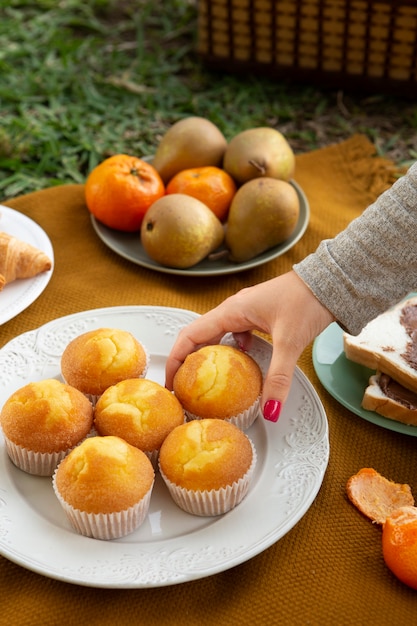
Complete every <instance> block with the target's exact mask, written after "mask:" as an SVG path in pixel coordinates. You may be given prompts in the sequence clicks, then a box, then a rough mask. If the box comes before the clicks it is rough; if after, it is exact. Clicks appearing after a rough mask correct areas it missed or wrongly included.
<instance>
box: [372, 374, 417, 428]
mask: <svg viewBox="0 0 417 626" xmlns="http://www.w3.org/2000/svg"><path fill="white" fill-rule="evenodd" d="M362 406H363V408H364V409H366V410H367V411H375V412H376V413H379V415H383V416H384V417H388V418H389V419H392V420H396V421H397V422H402V423H404V424H409V425H410V426H417V394H416V393H415V392H414V391H410V390H409V389H406V388H405V387H403V386H402V385H400V384H399V383H397V381H395V380H394V379H393V378H391V377H390V376H388V375H387V374H382V372H377V373H376V374H375V375H373V376H371V377H370V379H369V385H368V387H367V388H366V389H365V393H364V395H363V399H362Z"/></svg>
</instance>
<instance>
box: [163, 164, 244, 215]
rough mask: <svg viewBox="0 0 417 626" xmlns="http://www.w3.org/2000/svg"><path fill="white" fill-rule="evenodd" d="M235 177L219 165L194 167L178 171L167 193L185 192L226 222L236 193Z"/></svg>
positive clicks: (167, 188) (168, 185) (170, 182)
mask: <svg viewBox="0 0 417 626" xmlns="http://www.w3.org/2000/svg"><path fill="white" fill-rule="evenodd" d="M236 190H237V188H236V183H235V181H234V180H233V178H232V177H231V176H230V175H229V174H228V173H227V172H225V171H224V170H222V169H220V168H219V167H214V166H205V167H193V168H190V169H186V170H182V171H181V172H178V174H176V175H175V176H174V177H173V178H171V180H170V181H169V183H168V184H167V186H166V193H167V194H171V193H183V194H185V195H187V196H192V197H193V198H197V200H200V202H204V204H206V205H207V206H208V207H209V209H211V211H213V213H214V214H215V216H216V217H217V218H218V219H219V220H220V221H221V222H224V221H225V220H226V219H227V215H228V212H229V207H230V204H231V202H232V199H233V197H234V195H235V193H236Z"/></svg>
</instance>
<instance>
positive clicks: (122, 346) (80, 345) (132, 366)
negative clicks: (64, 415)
mask: <svg viewBox="0 0 417 626" xmlns="http://www.w3.org/2000/svg"><path fill="white" fill-rule="evenodd" d="M146 370H147V354H146V351H145V349H144V347H143V346H142V344H141V343H140V342H139V341H138V340H137V339H136V338H135V337H134V336H133V335H132V334H131V333H130V332H128V331H125V330H119V329H115V328H98V329H96V330H91V331H88V332H86V333H83V334H81V335H78V337H76V338H75V339H73V340H72V341H70V343H69V344H68V345H67V347H66V348H65V350H64V352H63V354H62V357H61V372H62V376H63V378H64V380H65V382H67V383H68V384H69V385H72V386H73V387H75V388H76V389H79V390H80V391H82V392H83V393H86V394H93V395H97V396H98V395H101V394H102V393H103V391H105V389H107V388H108V387H110V386H111V385H115V384H116V383H118V382H119V381H121V380H125V379H126V378H139V377H142V376H144V375H145V374H146Z"/></svg>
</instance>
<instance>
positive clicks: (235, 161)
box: [223, 127, 295, 184]
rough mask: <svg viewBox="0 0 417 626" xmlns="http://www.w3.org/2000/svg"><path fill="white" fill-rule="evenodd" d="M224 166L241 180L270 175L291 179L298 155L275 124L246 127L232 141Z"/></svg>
mask: <svg viewBox="0 0 417 626" xmlns="http://www.w3.org/2000/svg"><path fill="white" fill-rule="evenodd" d="M223 169H225V170H226V172H227V173H228V174H230V176H232V178H234V179H235V181H237V182H238V183H240V184H243V183H246V182H247V181H248V180H252V179H253V178H261V177H269V178H278V179H279V180H285V181H288V180H289V179H290V178H291V177H292V176H293V174H294V169H295V156H294V153H293V150H292V148H291V146H290V144H289V143H288V141H287V139H286V138H285V137H284V135H282V133H280V132H279V131H278V130H275V129H274V128H268V127H259V128H250V129H248V130H244V131H242V132H241V133H239V134H237V135H235V136H234V137H233V139H231V141H230V142H229V145H228V146H227V148H226V152H225V153H224V157H223Z"/></svg>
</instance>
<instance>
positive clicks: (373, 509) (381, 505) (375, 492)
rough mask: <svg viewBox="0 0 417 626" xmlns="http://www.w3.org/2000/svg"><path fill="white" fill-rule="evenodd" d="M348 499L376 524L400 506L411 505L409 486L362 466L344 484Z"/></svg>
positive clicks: (412, 502)
mask: <svg viewBox="0 0 417 626" xmlns="http://www.w3.org/2000/svg"><path fill="white" fill-rule="evenodd" d="M346 492H347V496H348V498H349V500H350V501H351V502H352V504H354V505H355V506H356V507H357V508H358V509H359V511H361V513H363V514H364V515H366V517H369V518H370V519H371V520H372V521H373V522H376V523H377V524H383V523H384V522H385V520H386V518H387V517H388V516H389V515H391V514H392V513H393V512H394V511H395V510H396V509H399V508H400V507H402V506H413V505H414V497H413V495H412V493H411V489H410V486H409V485H407V484H400V483H395V482H393V481H391V480H388V479H387V478H384V476H381V474H379V473H378V472H377V471H376V470H374V469H372V468H363V469H361V470H359V472H358V473H357V474H355V475H354V476H351V478H349V480H348V482H347V484H346Z"/></svg>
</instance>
